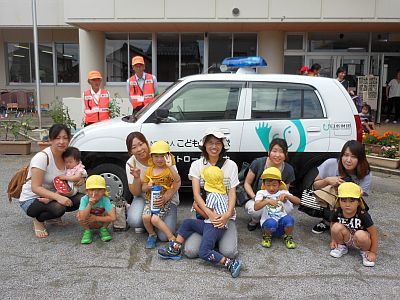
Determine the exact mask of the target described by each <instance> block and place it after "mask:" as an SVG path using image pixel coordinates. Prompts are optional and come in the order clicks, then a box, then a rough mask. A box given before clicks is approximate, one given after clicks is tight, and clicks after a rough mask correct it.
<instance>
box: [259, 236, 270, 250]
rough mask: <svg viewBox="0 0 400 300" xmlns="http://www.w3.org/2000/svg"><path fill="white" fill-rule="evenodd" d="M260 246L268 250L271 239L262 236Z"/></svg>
mask: <svg viewBox="0 0 400 300" xmlns="http://www.w3.org/2000/svg"><path fill="white" fill-rule="evenodd" d="M261 246H263V247H265V248H270V247H271V237H270V236H266V235H264V236H263V238H262V241H261Z"/></svg>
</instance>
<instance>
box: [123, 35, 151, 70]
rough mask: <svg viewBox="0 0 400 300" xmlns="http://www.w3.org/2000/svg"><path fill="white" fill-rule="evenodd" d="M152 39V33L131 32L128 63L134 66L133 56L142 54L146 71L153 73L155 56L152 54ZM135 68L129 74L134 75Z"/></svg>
mask: <svg viewBox="0 0 400 300" xmlns="http://www.w3.org/2000/svg"><path fill="white" fill-rule="evenodd" d="M151 47H152V39H151V33H150V34H149V33H131V34H130V35H129V58H128V63H129V66H130V68H132V57H134V56H136V55H140V56H142V57H143V58H144V63H145V69H144V71H145V72H146V73H152V71H151V70H152V66H153V56H152V49H151ZM132 74H133V70H132V69H131V72H130V74H129V76H132Z"/></svg>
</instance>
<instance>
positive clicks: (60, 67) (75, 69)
mask: <svg viewBox="0 0 400 300" xmlns="http://www.w3.org/2000/svg"><path fill="white" fill-rule="evenodd" d="M56 53H57V57H56V58H57V83H75V82H79V45H78V44H64V43H63V44H56Z"/></svg>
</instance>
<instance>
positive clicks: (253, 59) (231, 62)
mask: <svg viewBox="0 0 400 300" xmlns="http://www.w3.org/2000/svg"><path fill="white" fill-rule="evenodd" d="M222 64H223V65H226V66H227V67H228V68H246V67H248V68H257V67H266V66H267V62H266V61H265V59H264V58H262V57H261V56H245V57H228V58H225V59H224V60H223V61H222Z"/></svg>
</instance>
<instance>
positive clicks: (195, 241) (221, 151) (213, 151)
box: [184, 128, 239, 258]
mask: <svg viewBox="0 0 400 300" xmlns="http://www.w3.org/2000/svg"><path fill="white" fill-rule="evenodd" d="M200 149H201V152H202V156H201V157H200V158H199V159H198V160H196V161H194V162H193V163H192V165H191V166H190V170H189V179H190V180H192V190H193V197H194V201H195V203H196V205H197V206H198V207H199V209H201V210H202V211H203V212H204V213H205V214H206V215H207V216H208V218H209V219H210V220H211V223H212V224H214V226H215V227H218V228H223V227H224V226H225V225H227V227H228V228H227V230H226V232H225V234H224V236H223V237H222V239H221V240H220V241H219V243H218V249H219V252H220V253H221V254H222V255H224V256H226V257H229V258H234V257H236V255H237V253H238V251H237V229H236V224H235V216H236V214H235V204H236V186H237V185H238V184H239V179H238V168H237V165H236V163H235V162H234V161H232V160H230V159H224V158H223V157H224V156H225V153H226V150H228V149H229V145H228V142H227V140H226V137H225V135H224V133H223V132H222V131H221V130H219V129H214V128H210V129H208V130H207V131H206V132H205V134H204V136H203V138H202V140H201V141H200ZM215 165H218V166H219V167H220V168H221V170H222V171H223V172H224V185H225V188H226V193H227V194H228V211H227V212H226V213H224V214H220V215H218V214H216V213H215V212H213V211H212V210H210V209H208V208H207V207H206V204H205V197H203V196H204V195H203V196H202V193H201V189H202V188H203V187H204V180H203V179H202V178H201V170H202V169H203V168H205V167H208V166H215ZM220 165H221V166H220ZM201 238H202V237H201V236H200V235H199V234H198V233H194V234H192V235H191V236H190V237H189V238H188V239H187V240H186V243H185V251H184V252H185V255H186V256H187V257H190V258H195V257H197V256H198V253H199V249H200V243H201Z"/></svg>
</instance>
